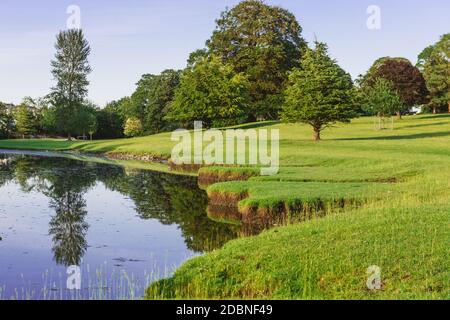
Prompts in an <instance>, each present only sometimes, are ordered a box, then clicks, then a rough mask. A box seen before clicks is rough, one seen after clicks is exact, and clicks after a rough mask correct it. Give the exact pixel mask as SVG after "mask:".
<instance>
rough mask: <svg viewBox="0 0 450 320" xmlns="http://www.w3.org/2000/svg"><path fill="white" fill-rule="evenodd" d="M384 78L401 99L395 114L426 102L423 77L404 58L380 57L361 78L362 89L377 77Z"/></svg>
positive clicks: (366, 87)
mask: <svg viewBox="0 0 450 320" xmlns="http://www.w3.org/2000/svg"><path fill="white" fill-rule="evenodd" d="M380 78H382V79H385V80H387V81H389V82H391V83H392V87H393V89H394V90H395V91H396V92H397V94H398V95H399V96H400V98H401V99H402V104H401V105H399V107H401V109H399V110H397V111H396V112H397V115H398V117H399V118H401V114H402V112H405V111H407V110H408V109H410V108H411V107H414V106H416V105H421V104H425V103H427V102H428V90H427V87H426V83H425V79H424V77H423V75H422V73H421V72H420V70H419V69H418V68H417V67H415V66H413V65H412V64H411V62H410V61H409V60H408V59H405V58H389V57H385V58H381V59H378V60H377V61H375V63H374V64H373V66H372V67H371V68H370V69H369V71H368V72H367V74H366V75H365V76H364V77H363V78H362V81H361V85H362V89H363V90H367V89H368V88H370V87H372V86H374V85H375V84H376V82H377V80H378V79H380Z"/></svg>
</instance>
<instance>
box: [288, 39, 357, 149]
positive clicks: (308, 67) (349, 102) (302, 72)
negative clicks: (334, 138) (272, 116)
mask: <svg viewBox="0 0 450 320" xmlns="http://www.w3.org/2000/svg"><path fill="white" fill-rule="evenodd" d="M327 50H328V49H327V46H326V45H325V44H323V43H316V48H315V49H308V50H307V51H306V53H305V55H304V57H303V59H302V61H301V65H300V67H299V68H296V69H294V71H292V73H291V74H290V76H289V86H288V88H287V90H286V102H285V105H284V107H283V111H282V114H281V117H282V120H284V121H286V122H303V123H307V124H309V125H311V126H312V127H313V129H314V140H316V141H317V140H320V133H321V131H322V130H323V129H325V128H327V127H329V126H330V125H333V124H335V123H336V122H349V121H350V119H352V118H353V117H355V116H356V112H355V107H354V106H355V103H354V102H355V101H354V100H355V92H354V87H353V82H352V79H351V77H350V75H349V74H348V73H346V72H345V71H344V70H343V69H342V68H341V67H339V65H338V64H337V62H336V61H335V60H333V59H332V58H330V57H329V56H328V51H327Z"/></svg>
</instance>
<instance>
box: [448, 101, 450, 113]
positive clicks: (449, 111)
mask: <svg viewBox="0 0 450 320" xmlns="http://www.w3.org/2000/svg"><path fill="white" fill-rule="evenodd" d="M448 113H450V101H449V102H448Z"/></svg>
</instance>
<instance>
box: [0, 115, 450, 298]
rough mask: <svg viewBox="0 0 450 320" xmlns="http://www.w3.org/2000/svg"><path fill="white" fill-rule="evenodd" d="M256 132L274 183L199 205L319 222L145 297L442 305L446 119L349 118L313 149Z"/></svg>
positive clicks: (191, 270)
mask: <svg viewBox="0 0 450 320" xmlns="http://www.w3.org/2000/svg"><path fill="white" fill-rule="evenodd" d="M266 128H269V129H270V128H278V129H280V136H281V139H282V140H281V141H280V172H279V174H278V175H276V176H271V177H261V176H256V175H252V174H248V176H245V175H246V174H247V173H246V174H243V175H242V176H245V179H244V178H242V179H237V180H243V181H228V182H220V183H213V184H212V185H210V186H208V187H207V190H208V193H209V195H210V197H211V199H213V200H217V202H218V203H220V202H221V199H226V201H225V202H226V203H232V204H233V205H235V206H237V207H238V210H239V212H240V214H241V215H242V214H250V216H251V215H255V214H256V215H258V214H265V215H268V214H279V213H286V212H288V211H289V212H291V211H299V209H301V208H304V207H305V204H308V206H309V207H311V205H312V204H320V205H319V209H323V208H325V209H327V210H325V211H326V213H327V216H326V217H323V215H320V216H321V217H323V218H321V219H315V220H311V221H305V222H304V223H302V224H298V225H292V226H287V227H279V228H275V229H272V230H270V231H267V232H265V233H263V234H262V235H260V236H256V237H251V238H244V239H239V240H235V241H231V242H230V243H228V244H227V245H225V247H224V248H223V249H220V250H217V251H215V252H213V253H210V254H207V255H205V256H203V257H199V258H196V259H193V260H191V261H189V262H187V263H186V264H185V265H184V266H182V267H181V268H180V269H179V270H178V271H177V272H176V273H175V274H174V275H173V277H172V278H170V279H168V280H162V281H160V282H158V283H155V284H153V285H152V286H151V287H150V288H149V289H148V294H147V298H149V299H154V298H294V299H298V298H305V299H315V298H337V299H339V298H347V299H348V298H368V299H376V298H397V299H398V298H446V297H447V298H448V283H449V281H450V279H449V275H448V272H447V270H448V269H449V267H450V264H449V260H448V258H447V257H448V254H447V253H448V252H447V251H446V250H447V249H446V248H447V244H448V241H449V239H450V235H449V230H448V227H447V226H448V223H445V221H448V217H449V214H450V211H449V209H448V208H449V207H450V198H449V197H450V196H449V194H448V189H449V183H448V181H450V174H449V168H448V163H449V160H450V144H449V139H450V130H449V128H450V117H449V116H448V115H436V116H426V115H424V116H415V117H405V119H404V120H402V121H398V122H396V129H395V130H393V131H391V130H382V131H376V130H374V127H373V119H371V118H361V119H357V120H356V121H354V122H353V123H352V124H349V125H344V126H340V127H337V128H332V129H330V130H329V131H326V132H325V133H324V135H323V138H324V140H323V141H321V142H320V143H314V142H312V141H310V136H311V129H310V128H309V127H307V126H300V125H284V124H278V123H268V124H267V126H266ZM173 145H174V143H173V142H171V141H170V135H169V134H168V133H166V134H160V135H156V136H150V137H142V138H136V139H120V140H114V141H94V142H64V141H0V148H5V147H7V148H13V146H14V148H22V147H23V148H25V149H30V147H32V148H33V149H42V148H44V146H45V148H44V149H45V150H48V148H54V150H55V149H58V150H76V151H79V152H91V153H92V152H101V153H108V152H111V153H120V152H122V153H130V154H136V155H139V154H152V155H154V156H161V155H165V156H167V155H168V154H170V150H171V148H172V147H173ZM164 166H166V167H168V166H167V165H164ZM239 170H240V171H241V173H242V171H243V170H244V172H245V169H242V168H240V169H233V168H221V169H219V170H218V169H214V168H205V169H202V171H201V172H204V174H205V177H208V178H210V179H211V180H213V182H217V181H223V180H221V179H223V178H224V177H225V178H226V179H225V180H229V179H232V177H233V173H230V172H232V171H239ZM251 170H253V171H254V169H250V170H249V172H250V171H251ZM214 172H216V173H214ZM234 174H235V176H234V177H235V178H236V177H239V174H236V173H234ZM219 176H220V177H219ZM216 178H217V179H216ZM214 179H216V180H214ZM229 199H234V202H233V201H229ZM222 202H223V201H222ZM225 202H223V203H225ZM223 203H222V204H223ZM341 203H344V204H346V203H347V204H350V205H340V204H341ZM354 204H356V205H354ZM280 208H284V209H283V210H284V211H279V210H280ZM300 211H301V210H300ZM371 265H377V266H379V267H380V268H381V270H382V281H383V290H380V291H369V290H367V287H366V279H367V274H366V271H367V268H368V267H369V266H371Z"/></svg>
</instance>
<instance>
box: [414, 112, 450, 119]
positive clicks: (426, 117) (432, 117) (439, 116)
mask: <svg viewBox="0 0 450 320" xmlns="http://www.w3.org/2000/svg"><path fill="white" fill-rule="evenodd" d="M420 119H450V113H446V114H437V115H436V114H435V115H429V116H425V117H420Z"/></svg>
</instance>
